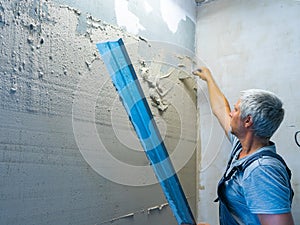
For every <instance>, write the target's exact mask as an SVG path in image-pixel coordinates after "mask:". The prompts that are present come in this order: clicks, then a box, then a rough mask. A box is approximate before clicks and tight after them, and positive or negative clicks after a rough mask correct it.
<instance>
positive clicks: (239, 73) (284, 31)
mask: <svg viewBox="0 0 300 225" xmlns="http://www.w3.org/2000/svg"><path fill="white" fill-rule="evenodd" d="M299 12H300V2H299V1H277V0H276V1H230V0H224V1H211V2H210V3H208V4H204V5H202V6H201V7H198V12H197V13H198V14H197V15H198V18H197V29H196V30H197V32H196V42H197V44H196V45H197V56H198V60H199V61H200V62H202V63H203V62H205V64H206V65H207V66H209V67H210V68H211V70H212V72H213V74H214V76H215V79H216V81H217V83H218V84H219V86H220V87H221V89H222V90H223V92H224V93H225V95H226V96H227V97H228V99H229V101H230V103H231V105H233V104H234V103H236V101H237V99H238V97H239V92H240V91H241V90H244V89H248V88H262V89H267V90H270V91H273V92H275V93H276V94H278V96H280V97H281V99H282V100H283V103H284V108H285V111H286V115H285V119H284V121H283V123H282V125H281V127H280V128H279V130H278V131H277V133H276V134H275V136H274V137H273V141H275V143H276V144H277V148H278V152H279V153H280V154H281V155H282V156H283V157H284V159H285V160H286V162H287V163H288V165H289V167H290V168H291V170H292V173H293V177H292V185H293V187H294V190H295V198H294V202H293V216H294V219H295V224H299V223H300V217H299V210H300V199H299V193H300V189H299V183H300V176H299V173H300V170H299V166H298V162H297V161H298V159H299V156H300V148H299V147H298V146H297V144H296V142H295V138H294V136H295V133H296V132H297V131H299V130H300V117H299V108H300V101H299V99H300V92H299V83H300V78H299V69H298V65H299V62H300V42H299V40H300V31H299V28H298V27H300V20H299V19H298V17H299V16H298V15H299ZM200 90H202V91H200ZM198 93H199V95H198V104H199V108H200V119H201V121H200V127H201V141H202V144H201V152H202V162H201V169H200V187H199V198H200V200H199V202H198V215H199V220H205V221H208V222H210V224H217V204H215V203H213V200H214V198H215V196H216V186H217V182H218V180H219V178H220V177H221V175H222V173H223V171H224V168H225V163H226V160H227V158H228V153H229V150H230V148H229V147H230V146H229V143H228V141H227V140H226V138H225V135H224V134H223V131H221V128H220V127H219V125H218V123H217V121H216V120H215V119H214V118H213V116H212V114H211V111H210V109H209V105H208V100H207V97H206V95H205V94H206V93H207V89H206V87H205V85H204V83H203V82H201V81H199V92H198ZM297 139H298V141H299V137H298V138H297Z"/></svg>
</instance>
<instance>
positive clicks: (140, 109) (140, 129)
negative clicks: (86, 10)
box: [97, 39, 196, 224]
mask: <svg viewBox="0 0 300 225" xmlns="http://www.w3.org/2000/svg"><path fill="white" fill-rule="evenodd" d="M97 48H98V51H99V53H100V55H101V58H102V59H103V61H104V63H105V65H106V68H107V70H108V72H109V74H110V76H111V79H112V81H113V84H114V86H115V88H116V89H117V91H118V93H119V95H120V97H121V100H122V102H123V105H124V107H125V109H126V111H127V114H128V116H129V119H130V120H131V122H132V124H133V127H134V129H135V131H136V133H137V136H138V138H139V140H140V142H141V144H142V146H143V148H144V150H145V153H146V155H147V157H148V159H149V161H150V163H151V165H152V168H153V170H154V172H155V175H156V177H157V179H158V181H159V183H160V185H161V187H162V190H163V192H164V194H165V197H166V199H167V201H168V203H169V206H170V207H171V209H172V212H173V214H174V216H175V218H176V220H177V222H178V224H196V223H195V219H194V217H193V214H192V211H191V209H190V207H189V204H188V202H187V199H186V197H185V194H184V192H183V190H182V187H181V184H180V182H179V179H178V177H177V174H176V172H175V170H174V167H173V165H172V162H171V160H170V158H169V155H168V152H167V149H166V147H165V145H164V142H163V140H162V138H161V135H160V133H159V130H158V129H157V125H156V123H155V120H154V119H153V115H152V113H151V110H150V108H149V105H148V103H147V100H146V98H145V95H144V92H143V90H142V88H141V85H140V83H139V80H138V78H137V76H136V73H135V70H134V68H133V66H132V63H131V60H130V58H129V56H128V53H127V51H126V48H125V46H124V43H123V41H122V39H119V40H117V41H108V42H102V43H98V44H97Z"/></svg>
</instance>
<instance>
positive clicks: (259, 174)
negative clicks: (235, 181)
mask: <svg viewBox="0 0 300 225" xmlns="http://www.w3.org/2000/svg"><path fill="white" fill-rule="evenodd" d="M273 163H275V164H277V166H275V167H274V164H273V165H272V166H271V165H256V167H255V168H254V169H253V170H252V171H251V172H250V173H249V175H248V176H247V177H246V178H245V179H244V180H243V190H244V195H245V199H246V203H247V205H248V207H249V209H250V211H251V212H252V213H254V214H281V213H288V212H290V211H291V201H290V196H291V195H290V194H291V193H290V188H289V181H288V179H289V178H288V176H287V173H286V170H285V168H284V167H283V166H282V165H279V164H278V163H277V162H276V161H275V162H273ZM251 166H252V165H251ZM245 172H246V171H245Z"/></svg>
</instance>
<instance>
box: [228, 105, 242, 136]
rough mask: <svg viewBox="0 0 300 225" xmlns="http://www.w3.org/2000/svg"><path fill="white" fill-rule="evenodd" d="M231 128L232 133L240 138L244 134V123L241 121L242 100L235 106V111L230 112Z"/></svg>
mask: <svg viewBox="0 0 300 225" xmlns="http://www.w3.org/2000/svg"><path fill="white" fill-rule="evenodd" d="M229 115H230V118H231V121H230V127H231V133H232V134H234V135H236V136H237V137H239V135H241V134H243V130H244V129H243V128H244V123H243V121H242V120H241V111H240V100H238V101H237V103H236V104H235V105H234V107H233V110H232V111H231V112H230V114H229Z"/></svg>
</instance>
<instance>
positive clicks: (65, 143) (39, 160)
mask: <svg viewBox="0 0 300 225" xmlns="http://www.w3.org/2000/svg"><path fill="white" fill-rule="evenodd" d="M117 2H118V1H50V0H44V1H43V0H40V1H37V0H36V1H20V0H13V1H8V0H4V1H1V2H0V99H1V102H0V130H1V135H0V171H1V172H0V224H5V225H10V224H12V225H15V224H26V225H29V224H43V225H46V224H55V225H57V224H61V225H65V224H72V225H77V224H78V225H79V224H80V225H83V224H84V225H87V224H93V225H94V224H111V222H114V223H113V224H123V225H124V224H159V223H162V222H163V223H164V224H176V221H175V219H174V217H173V215H172V212H171V211H170V209H169V207H168V205H167V204H166V201H165V198H164V196H163V193H162V191H161V188H160V186H159V185H158V184H157V183H156V180H155V177H154V174H153V172H152V170H151V166H150V165H149V163H148V160H147V159H146V157H145V154H144V152H143V150H142V148H141V146H140V144H139V141H138V140H137V138H136V136H135V133H134V131H133V128H132V126H131V124H130V122H129V120H128V117H127V115H126V113H125V110H124V109H123V106H122V104H121V102H120V101H119V98H118V95H117V93H116V91H115V89H114V87H113V85H112V83H111V81H110V78H109V76H108V73H107V71H106V68H105V67H104V65H103V62H102V60H101V59H100V57H99V55H98V52H97V50H96V46H95V44H96V43H97V42H100V41H105V40H108V39H109V40H111V39H116V38H120V37H122V38H123V40H124V42H125V44H126V46H127V48H128V51H129V54H130V57H131V58H132V61H133V63H134V66H135V68H136V71H137V73H138V76H139V77H140V79H141V83H142V87H143V89H144V91H145V94H146V97H147V100H148V102H149V104H150V105H151V109H152V111H153V114H154V118H155V119H156V121H157V123H158V127H159V128H160V131H161V133H162V135H163V137H164V140H165V143H166V146H167V148H168V150H169V153H170V155H171V157H172V160H173V162H174V164H175V168H176V170H177V171H178V172H179V177H180V179H181V181H182V183H183V187H184V190H185V192H186V195H187V197H188V199H189V201H190V204H191V207H192V209H193V210H194V211H195V199H196V196H195V195H196V191H195V186H196V180H195V177H196V175H195V174H196V170H195V168H196V154H195V152H194V151H195V148H196V134H197V131H196V130H197V127H196V95H195V93H196V91H195V89H194V85H195V82H194V80H193V79H190V78H188V74H189V72H190V69H191V68H192V66H193V60H192V58H193V57H194V56H193V53H192V52H190V51H188V50H185V49H188V48H190V49H191V48H192V46H193V43H192V44H191V42H193V35H192V34H193V33H194V28H195V26H194V25H193V22H192V20H191V19H188V18H190V17H184V19H181V20H180V21H179V22H178V27H179V28H178V30H177V29H176V24H175V25H166V23H161V24H163V27H164V29H162V28H158V27H156V29H158V30H160V34H158V31H153V33H154V34H153V36H152V37H151V32H152V31H151V29H152V27H151V26H150V27H147V26H146V25H147V23H148V24H151V20H152V19H153V18H154V16H149V18H148V19H147V20H146V18H144V17H143V18H141V20H146V21H147V23H146V22H144V23H145V24H144V23H142V22H141V24H142V25H143V26H144V27H145V30H143V31H142V33H140V31H138V32H137V33H133V31H134V29H133V30H130V29H132V28H130V27H120V26H121V25H119V24H118V23H121V22H118V21H117V19H118V18H117V16H116V14H115V12H116V10H117V9H116V8H117V7H118V6H119V5H114V4H116V3H117ZM126 2H127V3H128V4H129V6H128V7H131V8H130V9H128V11H130V12H135V14H136V16H137V17H138V18H139V17H142V16H141V15H140V14H138V11H139V10H138V8H133V9H132V7H134V6H136V7H138V3H137V1H126ZM139 2H140V1H139ZM145 2H146V3H147V1H145ZM155 2H156V3H155V4H158V2H157V1H155ZM175 2H176V4H175V5H173V6H172V5H170V7H175V8H176V7H177V8H178V7H180V5H179V2H180V1H175ZM83 3H84V4H83ZM96 3H97V4H96ZM146 3H145V4H146ZM150 3H151V2H148V3H147V4H148V5H147V7H146V9H148V10H150V11H149V12H152V13H153V14H154V15H160V17H159V18H163V16H162V14H161V13H160V8H156V7H155V5H151V4H150ZM120 4H121V3H120ZM122 4H124V2H122ZM181 5H182V4H181ZM84 7H85V8H84ZM151 7H152V10H151ZM180 8H181V9H182V10H183V11H184V10H186V9H185V8H184V7H180ZM124 10H125V9H124ZM181 13H182V11H181ZM189 14H190V12H188V11H187V15H189ZM192 14H193V12H192ZM169 16H170V15H169ZM173 16H174V17H175V15H173ZM102 18H104V19H102ZM156 19H158V18H156ZM158 20H159V19H158ZM105 21H107V22H105ZM165 21H167V19H165ZM157 23H158V21H157ZM169 26H170V29H169V28H167V27H169ZM174 26H175V27H174ZM133 27H134V28H136V26H133ZM191 28H192V29H191ZM126 29H127V30H128V31H127V30H126ZM162 30H164V32H166V33H164V34H163V32H162ZM175 30H176V31H175ZM129 31H131V32H129ZM143 32H144V33H145V35H146V34H147V35H148V37H147V38H152V39H156V40H159V39H160V37H161V36H164V37H165V39H163V40H164V41H166V40H169V42H171V41H170V40H172V38H174V37H178V38H176V40H175V39H174V42H173V44H175V45H172V44H166V43H163V42H147V40H145V38H144V37H143V34H144V33H143ZM181 34H182V35H181ZM189 34H191V35H189ZM178 40H179V42H178ZM180 40H181V41H180ZM171 43H172V42H171ZM178 43H188V44H187V45H185V46H180V45H179V44H178ZM187 71H188V72H187ZM179 78H180V79H179ZM84 151H90V153H91V154H95V157H93V158H92V159H91V158H89V160H90V161H88V160H87V159H86V158H85V157H84V154H82V153H83V152H84ZM99 152H101V154H100V157H99ZM102 153H103V154H102ZM111 159H113V161H109V160H111ZM115 165H117V166H115Z"/></svg>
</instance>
